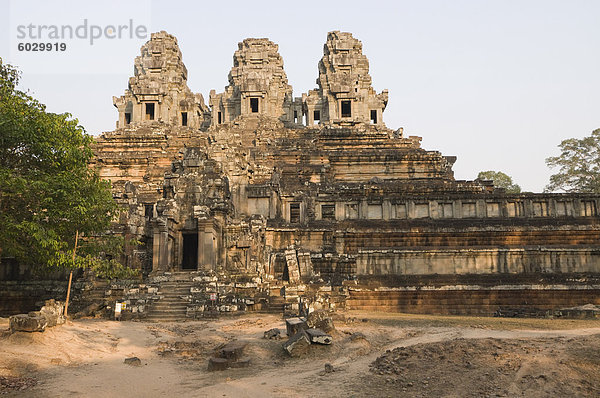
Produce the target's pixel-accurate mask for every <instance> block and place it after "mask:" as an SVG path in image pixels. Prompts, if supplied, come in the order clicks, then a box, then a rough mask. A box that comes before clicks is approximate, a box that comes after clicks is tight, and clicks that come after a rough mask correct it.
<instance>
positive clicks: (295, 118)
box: [294, 111, 298, 123]
mask: <svg viewBox="0 0 600 398" xmlns="http://www.w3.org/2000/svg"><path fill="white" fill-rule="evenodd" d="M294 123H298V111H294Z"/></svg>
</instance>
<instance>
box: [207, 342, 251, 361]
mask: <svg viewBox="0 0 600 398" xmlns="http://www.w3.org/2000/svg"><path fill="white" fill-rule="evenodd" d="M247 345H248V343H246V342H244V341H230V342H229V343H227V344H225V345H224V346H223V347H221V348H219V349H218V350H217V352H216V353H215V356H216V357H217V358H225V359H228V360H232V361H235V360H238V359H240V358H241V357H242V355H243V354H244V350H245V349H246V346H247Z"/></svg>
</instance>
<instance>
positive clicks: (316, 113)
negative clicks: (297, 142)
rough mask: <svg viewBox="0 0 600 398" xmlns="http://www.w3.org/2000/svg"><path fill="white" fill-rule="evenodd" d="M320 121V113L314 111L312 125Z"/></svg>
mask: <svg viewBox="0 0 600 398" xmlns="http://www.w3.org/2000/svg"><path fill="white" fill-rule="evenodd" d="M320 120H321V111H319V110H315V111H314V112H313V121H314V124H317V123H318V122H319V121H320Z"/></svg>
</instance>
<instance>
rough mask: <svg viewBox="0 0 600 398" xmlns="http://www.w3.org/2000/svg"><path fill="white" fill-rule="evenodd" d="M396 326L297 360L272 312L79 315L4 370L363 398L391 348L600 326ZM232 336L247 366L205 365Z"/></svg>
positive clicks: (22, 347)
mask: <svg viewBox="0 0 600 398" xmlns="http://www.w3.org/2000/svg"><path fill="white" fill-rule="evenodd" d="M398 322H399V323H396V324H394V322H391V323H390V324H378V323H377V322H375V321H373V322H355V323H350V324H343V323H342V324H338V327H337V329H338V331H337V332H336V333H335V334H334V341H335V343H334V345H333V346H330V347H314V350H312V348H311V350H312V351H311V353H310V354H309V355H308V357H306V358H300V359H292V358H288V357H287V356H285V355H284V353H283V352H282V349H281V342H282V341H272V340H265V339H262V332H263V331H265V330H268V329H270V328H273V327H279V328H281V329H284V322H283V320H282V319H281V318H278V317H276V316H269V315H261V316H258V317H256V316H255V317H252V316H246V317H243V318H236V319H224V320H220V321H215V322H187V323H181V324H153V323H141V322H123V323H119V322H111V321H103V320H79V321H75V322H70V323H69V324H67V325H64V326H61V327H57V328H52V329H49V330H47V331H46V332H45V333H35V334H26V333H17V334H13V335H10V336H8V335H6V334H5V335H4V336H2V337H0V376H2V375H13V376H24V375H35V377H36V378H37V379H38V385H37V386H35V387H33V388H30V389H27V390H24V391H19V392H12V393H10V394H9V395H8V396H19V397H34V396H35V397H39V396H44V397H64V396H90V397H122V396H127V397H154V396H184V397H296V396H315V397H316V396H319V397H328V396H332V397H333V396H339V395H347V396H348V395H349V396H361V395H364V393H366V392H367V391H368V390H369V389H370V388H373V386H369V385H365V387H364V389H362V387H361V384H360V383H357V380H358V379H360V378H365V377H366V378H367V379H366V380H371V378H372V377H370V373H369V364H371V363H372V362H373V361H374V360H375V359H376V358H377V357H378V356H380V355H381V354H382V353H383V352H385V351H386V350H388V349H389V350H391V349H393V348H396V347H401V346H402V347H412V346H421V345H425V346H427V345H432V344H435V343H440V342H442V343H444V342H453V341H457V340H458V339H468V340H472V339H498V340H519V341H521V340H523V341H528V340H531V341H537V340H539V339H547V340H552V339H555V340H556V339H562V340H568V339H573V338H584V337H585V336H593V335H595V334H600V327H589V326H590V325H592V326H595V325H596V324H595V323H593V322H592V323H590V322H587V323H582V324H581V325H575V326H587V327H574V328H573V325H569V327H571V328H570V329H565V330H527V329H515V330H505V329H503V330H497V329H492V328H472V327H465V326H460V325H459V326H455V325H452V326H446V327H444V326H442V327H440V326H429V325H428V324H427V323H425V324H423V325H416V326H415V325H410V326H407V327H402V321H401V320H399V321H398ZM1 327H2V324H0V328H1ZM356 332H360V333H362V334H363V335H364V336H365V338H364V339H357V340H352V339H351V338H350V336H351V335H352V333H356ZM232 339H241V340H246V341H248V342H249V343H250V345H249V356H250V357H251V358H252V365H251V367H250V368H246V369H229V370H227V371H224V372H210V373H209V372H208V371H207V370H206V365H207V360H208V358H209V356H210V353H211V351H212V350H213V349H214V348H215V347H216V346H218V345H219V344H220V343H222V342H225V341H229V340H232ZM562 340H561V341H562ZM161 344H162V345H163V346H164V345H169V346H171V345H173V346H174V345H175V344H181V345H183V346H184V348H183V349H182V350H179V351H177V352H176V354H174V355H169V356H166V355H161V354H160V352H159V350H157V347H159V346H161ZM132 356H137V357H139V358H140V359H141V361H142V365H141V366H140V367H134V366H129V365H126V364H124V363H123V360H124V359H125V358H126V357H132ZM325 363H331V364H333V366H334V368H335V369H336V371H335V372H333V373H327V374H325V373H324V371H323V369H324V364H325ZM535 363H537V362H535ZM527 366H531V365H527V363H524V364H523V365H522V367H521V369H519V370H518V371H516V375H515V379H514V380H515V382H514V383H513V384H514V385H511V386H510V391H511V392H512V393H514V394H517V393H518V392H519V391H520V390H519V388H520V385H519V384H518V381H519V380H520V379H521V378H523V377H525V376H526V374H528V372H530V370H528V368H527ZM440 372H443V369H440ZM519 372H520V373H519ZM375 387H380V386H375ZM361 389H362V390H361ZM386 391H387V390H386ZM391 391H394V390H391ZM448 396H451V395H448Z"/></svg>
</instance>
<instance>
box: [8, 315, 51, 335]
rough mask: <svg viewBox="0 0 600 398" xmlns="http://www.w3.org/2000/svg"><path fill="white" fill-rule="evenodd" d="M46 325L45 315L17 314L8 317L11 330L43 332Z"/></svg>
mask: <svg viewBox="0 0 600 398" xmlns="http://www.w3.org/2000/svg"><path fill="white" fill-rule="evenodd" d="M46 326H48V320H47V319H46V317H44V316H42V315H39V314H18V315H13V316H11V317H9V329H10V331H11V332H13V333H14V332H43V331H44V330H46Z"/></svg>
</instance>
